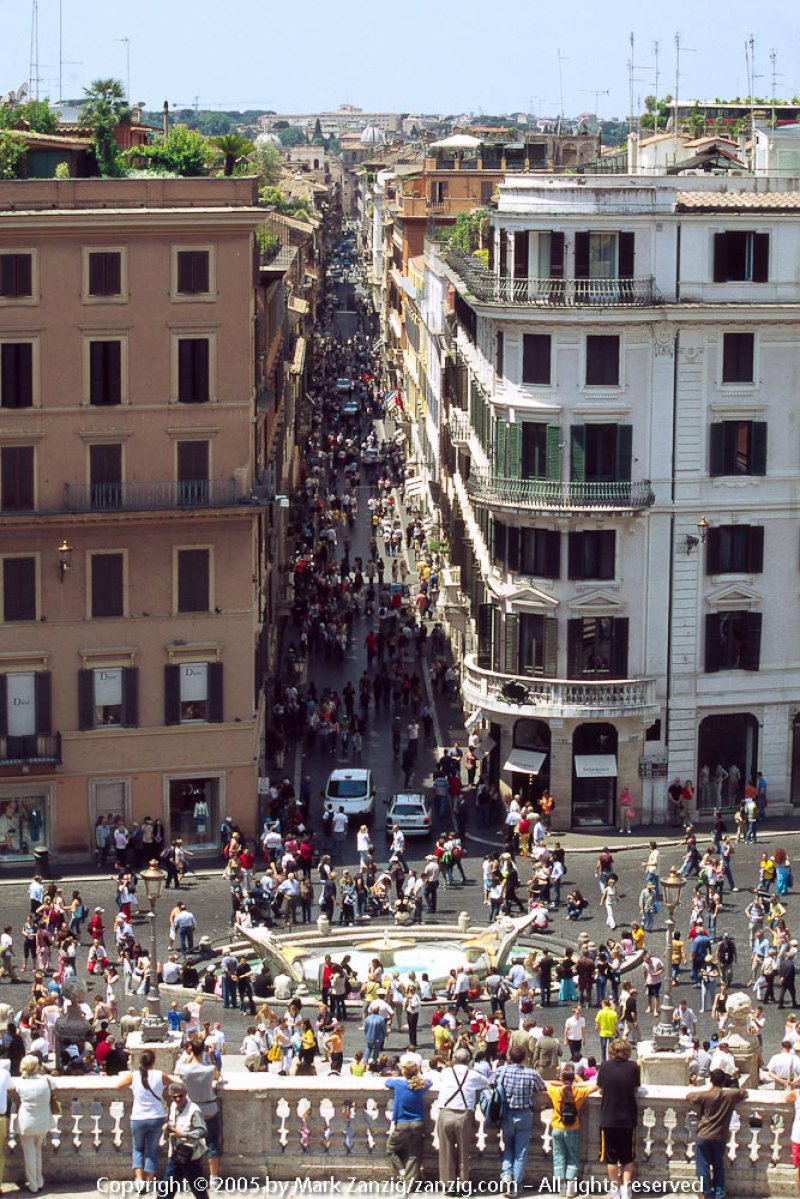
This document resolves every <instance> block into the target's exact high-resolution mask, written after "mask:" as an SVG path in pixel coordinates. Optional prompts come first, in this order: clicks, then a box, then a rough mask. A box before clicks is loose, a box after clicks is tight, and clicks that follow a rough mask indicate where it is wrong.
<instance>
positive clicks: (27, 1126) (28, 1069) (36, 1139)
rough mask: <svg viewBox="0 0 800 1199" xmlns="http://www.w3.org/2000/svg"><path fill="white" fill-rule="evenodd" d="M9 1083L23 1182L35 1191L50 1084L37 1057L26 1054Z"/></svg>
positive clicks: (38, 1185)
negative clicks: (14, 1104) (13, 1094)
mask: <svg viewBox="0 0 800 1199" xmlns="http://www.w3.org/2000/svg"><path fill="white" fill-rule="evenodd" d="M10 1086H11V1089H12V1090H14V1091H15V1092H16V1094H17V1097H18V1099H19V1109H18V1111H17V1135H18V1137H19V1140H20V1143H21V1145H22V1158H23V1161H24V1163H25V1183H26V1185H27V1188H28V1190H29V1191H31V1193H32V1194H34V1195H36V1194H38V1193H39V1191H41V1190H42V1189H43V1188H44V1176H43V1174H42V1148H43V1146H44V1141H45V1137H46V1136H47V1134H48V1132H49V1131H50V1119H51V1111H50V1103H51V1098H52V1095H53V1084H52V1083H51V1082H50V1080H49V1078H47V1077H46V1075H44V1074H43V1073H42V1070H41V1063H40V1061H39V1059H38V1057H34V1056H33V1055H32V1054H26V1055H25V1056H24V1057H23V1059H22V1061H21V1062H20V1066H19V1078H14V1079H12V1081H11V1084H10Z"/></svg>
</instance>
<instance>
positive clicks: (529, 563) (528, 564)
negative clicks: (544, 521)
mask: <svg viewBox="0 0 800 1199" xmlns="http://www.w3.org/2000/svg"><path fill="white" fill-rule="evenodd" d="M510 531H511V530H509V532H510ZM519 532H520V558H519V566H518V567H517V569H518V570H520V571H521V573H522V574H525V575H537V576H539V577H540V578H545V579H557V578H559V577H560V575H561V534H560V533H559V532H557V531H556V530H554V529H520V530H519Z"/></svg>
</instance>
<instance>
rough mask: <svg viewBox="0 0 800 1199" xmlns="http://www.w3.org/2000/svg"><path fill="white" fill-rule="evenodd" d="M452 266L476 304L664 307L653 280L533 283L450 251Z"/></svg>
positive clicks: (565, 280) (534, 280)
mask: <svg viewBox="0 0 800 1199" xmlns="http://www.w3.org/2000/svg"><path fill="white" fill-rule="evenodd" d="M445 258H446V261H447V263H448V265H449V266H451V267H452V268H453V270H454V271H455V272H456V273H457V274H458V275H459V276H460V277H461V278H462V279H463V280H464V282H465V283H466V285H467V287H468V288H469V290H470V292H471V293H472V295H473V296H474V297H475V299H476V300H480V301H481V302H483V303H485V304H532V305H538V306H540V307H545V308H584V307H588V308H644V307H647V306H648V305H651V304H658V303H660V300H661V297H660V294H659V292H658V289H657V287H656V286H655V282H654V280H653V278H652V276H650V275H648V276H644V277H642V278H637V279H538V278H537V279H529V278H512V277H511V276H500V275H496V274H495V273H494V272H493V271H490V270H489V269H488V268H487V267H485V266H484V265H483V264H482V263H481V262H480V261H479V260H478V259H477V258H471V257H470V256H469V255H468V254H461V253H459V252H458V251H455V250H450V251H448V253H447V254H446V255H445Z"/></svg>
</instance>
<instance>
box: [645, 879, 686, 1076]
mask: <svg viewBox="0 0 800 1199" xmlns="http://www.w3.org/2000/svg"><path fill="white" fill-rule="evenodd" d="M685 885H686V879H685V878H684V877H683V875H681V874H678V871H677V870H676V869H675V867H674V866H671V867H670V871H669V875H668V876H667V878H662V880H661V892H662V895H663V898H664V903H665V904H666V905H667V912H668V916H667V950H666V955H665V956H666V961H665V962H664V969H665V971H666V990H665V992H664V1002H663V1003H662V1005H661V1020H660V1021H659V1023H658V1024H657V1025H656V1026H655V1028H654V1029H653V1044H654V1046H655V1048H656V1050H657V1051H659V1052H661V1053H674V1052H675V1051H676V1049H677V1048H678V1032H677V1030H676V1028H675V1026H674V1024H673V1022H672V1014H673V1011H674V1008H673V1006H672V937H673V933H674V932H675V909H676V907H677V906H678V904H679V903H680V901H681V891H682V890H683V888H684V886H685Z"/></svg>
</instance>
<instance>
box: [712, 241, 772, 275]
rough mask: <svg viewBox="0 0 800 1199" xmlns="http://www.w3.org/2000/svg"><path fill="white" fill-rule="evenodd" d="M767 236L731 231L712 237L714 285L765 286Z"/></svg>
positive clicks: (767, 272)
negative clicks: (753, 284)
mask: <svg viewBox="0 0 800 1199" xmlns="http://www.w3.org/2000/svg"><path fill="white" fill-rule="evenodd" d="M768 275H769V234H768V233H751V232H745V231H744V230H738V229H737V230H735V231H734V230H730V231H729V232H727V233H715V234H714V282H715V283H766V282H767V278H768Z"/></svg>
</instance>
